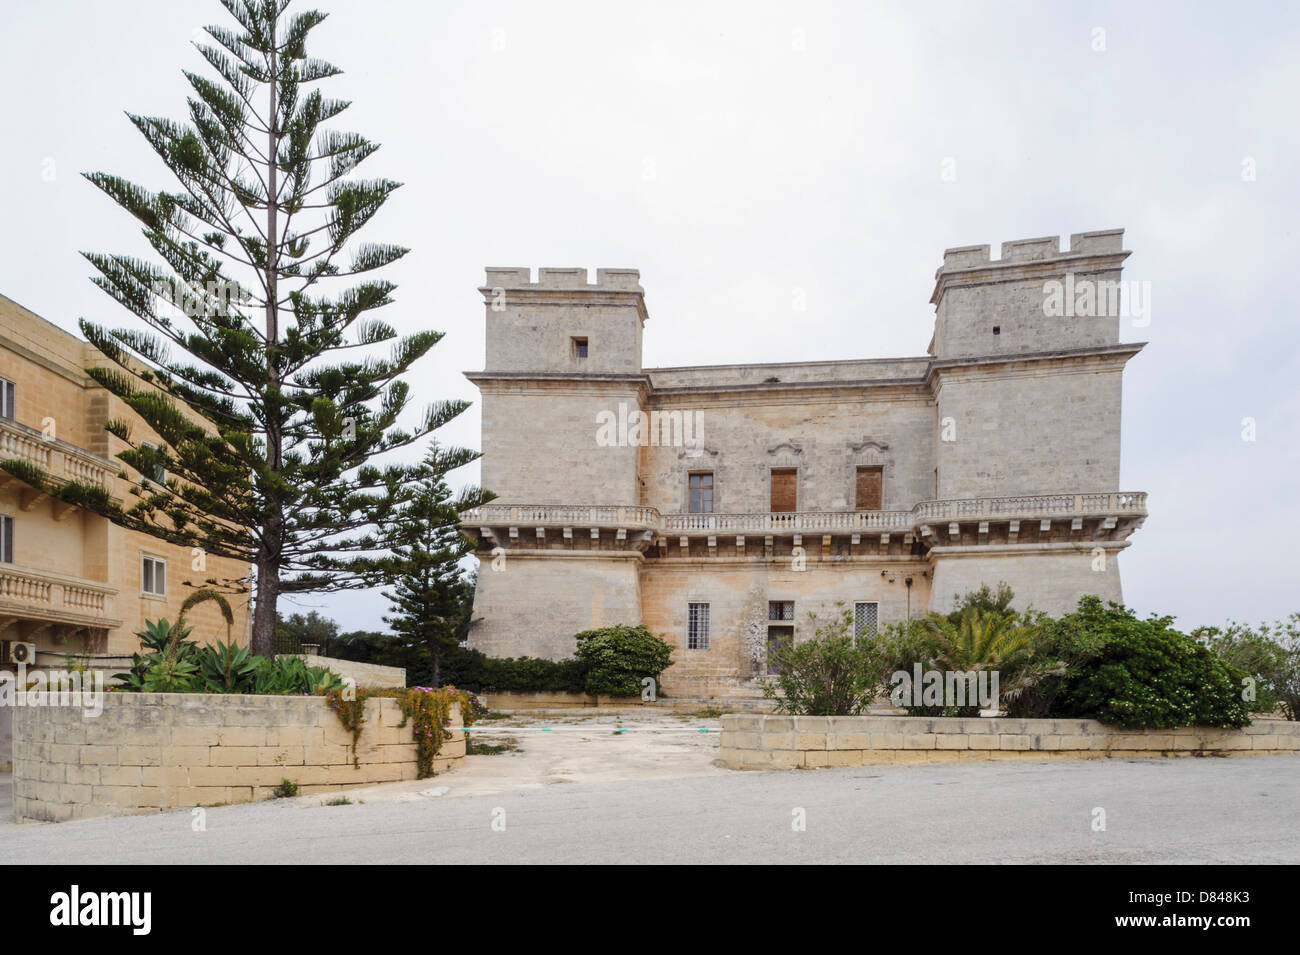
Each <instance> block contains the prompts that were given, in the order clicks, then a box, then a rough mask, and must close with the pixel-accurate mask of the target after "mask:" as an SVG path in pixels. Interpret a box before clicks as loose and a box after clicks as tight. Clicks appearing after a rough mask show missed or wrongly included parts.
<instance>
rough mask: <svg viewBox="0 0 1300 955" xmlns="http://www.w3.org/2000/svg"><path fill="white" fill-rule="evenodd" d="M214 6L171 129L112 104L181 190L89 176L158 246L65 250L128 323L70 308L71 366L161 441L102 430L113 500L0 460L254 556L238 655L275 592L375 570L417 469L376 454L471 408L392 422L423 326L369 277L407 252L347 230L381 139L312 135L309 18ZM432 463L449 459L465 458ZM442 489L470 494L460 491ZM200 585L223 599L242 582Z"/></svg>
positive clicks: (111, 508) (132, 516)
mask: <svg viewBox="0 0 1300 955" xmlns="http://www.w3.org/2000/svg"><path fill="white" fill-rule="evenodd" d="M221 3H222V6H223V7H225V9H226V11H227V12H228V13H229V14H230V15H231V17H233V19H234V21H235V24H234V26H230V27H227V26H221V25H216V26H209V27H206V28H205V29H206V33H207V35H208V37H210V38H211V41H212V42H208V43H196V44H195V46H196V48H197V49H198V52H199V53H200V54H201V56H202V57H203V59H204V60H205V61H206V62H207V65H208V67H210V69H211V71H212V72H213V73H214V74H215V78H212V77H209V76H205V75H201V74H199V73H193V72H189V71H186V72H185V76H186V78H187V80H188V81H189V84H190V87H191V90H192V94H193V95H191V96H190V97H189V98H188V100H187V103H188V107H189V116H188V120H187V121H184V122H173V121H171V120H168V119H163V118H157V117H146V116H139V115H134V114H128V117H129V119H130V121H131V122H132V123H133V124H134V125H135V126H136V128H137V129H138V130H139V131H140V132H141V134H142V135H143V136H144V137H145V139H146V140H147V141H148V143H149V145H150V146H151V147H152V148H153V149H154V151H155V152H156V153H157V154H158V156H159V157H160V158H161V159H162V160H163V163H164V164H165V165H166V166H167V168H168V170H170V172H171V173H172V175H173V176H174V177H175V180H176V184H177V185H178V186H179V188H177V189H175V190H174V191H166V190H162V191H151V190H148V189H146V188H144V187H142V186H139V185H136V184H134V183H132V182H129V181H127V180H125V179H122V178H120V177H118V176H114V175H111V174H109V173H103V172H95V173H88V174H86V178H87V179H88V180H89V181H90V182H91V183H93V184H94V185H95V186H97V187H98V188H99V189H100V190H102V191H103V192H104V193H105V194H106V195H107V196H108V197H109V198H111V199H112V200H113V201H114V202H116V203H117V204H118V205H119V206H121V207H122V208H123V209H125V210H126V211H127V212H129V213H130V214H131V215H132V216H133V217H134V218H135V219H136V220H138V221H139V222H140V224H141V225H142V226H143V234H144V238H145V240H146V241H147V242H148V244H149V246H150V247H151V248H152V250H153V252H154V253H155V255H154V257H151V258H139V257H134V256H130V255H119V254H101V253H84V254H85V256H86V258H87V259H88V260H89V261H90V262H91V263H92V265H93V266H94V267H95V269H96V270H97V271H98V273H99V274H98V275H96V276H94V278H93V279H92V281H94V282H95V284H96V285H98V286H99V287H100V288H101V289H103V290H104V291H105V292H107V293H108V294H109V295H110V296H112V298H113V299H115V300H116V301H117V302H118V303H120V304H121V305H122V306H123V307H125V308H126V309H127V310H128V311H130V312H131V313H132V314H133V315H135V316H136V318H138V319H139V320H140V321H141V322H143V324H144V326H146V327H145V328H139V327H136V328H115V329H108V328H104V327H102V326H100V325H98V324H95V323H92V322H89V321H86V320H85V319H82V320H81V322H80V326H81V329H82V332H83V334H85V336H86V338H87V339H88V340H89V341H90V342H91V343H92V344H93V345H94V346H95V347H96V348H98V349H99V350H100V351H101V352H103V354H104V355H105V356H107V358H108V359H110V360H111V362H112V364H111V365H108V366H107V367H92V368H88V369H87V370H86V371H87V374H88V375H89V376H90V377H91V378H93V379H94V380H95V381H97V382H98V383H99V384H101V385H102V386H104V387H105V388H106V389H108V390H109V391H110V392H112V393H113V394H114V395H116V396H118V397H119V398H120V399H121V400H122V401H123V402H124V403H125V404H126V405H127V406H128V407H130V408H131V409H132V410H133V411H134V412H135V413H136V414H137V415H138V416H139V417H140V419H142V420H143V421H144V422H145V423H146V424H147V425H148V426H149V427H150V428H151V429H152V430H153V431H154V432H155V433H156V434H157V435H158V436H159V437H160V438H161V442H151V443H146V442H144V441H142V440H133V438H132V433H131V425H130V423H129V422H127V421H123V420H113V421H110V422H109V423H108V425H107V428H108V430H109V431H110V432H112V433H113V434H114V435H116V436H117V437H118V438H120V439H121V440H122V441H123V442H124V443H125V444H126V445H127V449H125V450H123V451H121V452H119V453H118V455H117V456H118V458H119V459H120V460H121V461H122V462H123V463H124V464H125V465H126V466H127V468H129V469H130V470H127V468H124V469H123V473H122V477H123V478H124V479H125V480H126V481H127V482H128V483H129V485H130V494H131V502H130V503H129V504H128V505H122V504H119V503H118V502H116V501H114V500H113V499H112V498H111V496H110V495H109V493H108V492H107V490H106V489H104V488H101V487H98V486H95V485H91V484H85V483H79V482H73V483H71V484H67V485H63V486H58V487H56V486H55V485H54V484H53V482H51V481H49V479H48V478H47V476H46V475H44V474H43V473H42V472H41V471H40V470H39V469H38V468H34V467H32V466H31V465H30V464H28V463H26V462H21V461H5V462H0V467H3V468H4V469H5V470H6V471H8V472H9V473H11V474H13V475H15V476H16V477H18V478H19V479H21V480H23V481H26V482H27V483H29V484H33V485H35V486H37V487H38V488H39V489H41V490H44V491H46V493H49V494H51V495H52V496H55V497H58V498H60V499H62V500H65V501H68V502H70V503H75V504H78V505H79V506H81V507H84V508H86V509H88V510H90V511H92V512H95V513H98V514H101V515H104V516H105V517H107V518H108V519H109V520H111V521H113V522H114V523H116V524H119V525H121V526H123V527H127V528H130V529H133V530H137V531H142V532H144V533H146V534H150V535H152V536H154V537H156V538H159V539H162V540H166V541H170V542H172V543H175V544H178V545H181V546H184V547H187V548H200V549H201V550H202V552H204V553H206V554H214V555H219V556H223V557H229V558H233V559H235V560H238V561H241V562H245V563H247V564H251V565H252V566H253V567H254V568H255V572H256V579H255V586H256V603H255V612H254V619H253V636H252V647H253V650H254V652H256V653H259V654H266V655H270V654H272V653H273V652H274V647H275V624H276V609H277V602H278V599H279V597H280V595H281V594H298V593H305V592H311V591H318V590H323V589H326V588H328V589H330V590H338V589H341V588H357V587H368V586H373V585H375V584H377V583H379V582H381V581H382V579H383V575H384V574H385V573H391V572H392V568H393V562H392V558H391V557H389V556H387V555H386V553H385V552H386V550H387V548H388V545H389V537H390V533H391V532H392V530H393V529H394V528H396V527H399V526H400V525H401V523H402V515H403V514H404V513H405V511H406V510H407V508H408V507H409V506H410V505H411V504H412V502H413V501H414V500H415V497H416V495H417V493H418V490H419V485H418V475H419V474H420V473H422V471H421V469H422V468H423V467H424V465H420V464H415V465H411V464H403V463H400V461H398V460H396V458H397V457H400V454H395V453H396V452H400V451H401V450H402V449H404V448H410V447H411V446H413V445H416V444H417V443H418V442H420V441H421V439H423V438H425V437H427V436H428V435H430V434H432V433H433V432H434V431H436V430H437V429H438V428H440V427H441V426H442V425H444V424H446V423H447V422H448V421H450V420H452V419H453V418H455V417H456V416H457V415H459V414H461V413H462V412H463V411H464V410H465V409H466V408H467V407H468V403H467V402H464V401H441V402H435V403H434V404H432V405H431V406H429V407H427V408H425V409H424V410H423V411H422V413H421V414H420V418H419V421H418V423H417V424H416V425H415V426H414V427H411V428H409V429H408V428H404V427H403V426H401V425H400V424H399V417H401V415H402V412H403V411H404V410H405V409H406V408H407V406H408V401H409V387H408V385H407V384H406V382H405V381H403V380H402V376H403V375H404V374H405V373H406V372H407V371H408V370H409V369H410V368H411V366H412V365H413V364H414V363H415V362H416V361H417V360H419V359H420V358H421V357H423V356H424V355H425V354H427V353H428V351H429V350H430V349H431V348H432V347H433V346H434V345H436V344H437V343H438V341H439V340H440V339H441V338H442V333H440V332H436V331H423V332H417V333H416V334H414V335H410V336H405V337H399V336H398V334H397V332H396V330H395V329H394V328H393V327H392V326H391V325H389V324H387V323H385V322H383V321H382V320H379V319H377V318H374V317H371V315H372V313H373V312H374V310H376V309H379V308H381V307H383V306H385V305H387V304H389V303H390V302H391V301H392V298H391V293H392V292H393V290H394V289H395V286H394V285H393V284H392V283H391V282H388V281H385V280H383V279H381V278H378V277H375V275H374V274H373V273H376V272H378V271H379V270H381V269H382V268H383V267H384V266H387V265H389V264H391V263H393V262H395V261H396V260H397V259H399V258H401V257H402V256H404V255H405V254H406V252H407V251H408V250H407V249H405V248H403V247H401V246H397V245H388V244H375V243H362V242H360V241H358V240H357V235H358V233H359V232H360V230H361V229H362V227H364V226H365V225H366V223H367V222H369V220H370V219H371V218H372V217H373V216H374V215H375V214H376V213H377V212H378V211H379V210H380V209H381V208H382V207H383V205H384V203H385V202H386V201H387V200H388V198H389V196H390V195H391V194H392V193H393V191H394V190H395V189H397V188H398V186H399V185H400V184H399V183H396V182H393V181H391V180H388V179H368V180H367V179H360V178H356V177H354V176H353V175H352V173H353V170H354V169H355V168H356V167H357V166H358V165H359V164H360V163H361V162H362V161H363V160H365V159H366V158H367V157H369V156H370V155H372V154H373V153H374V152H375V150H376V149H378V146H377V145H376V144H374V143H372V142H370V141H368V140H367V139H365V138H364V137H362V136H361V135H359V134H356V133H351V132H336V131H332V130H326V129H323V128H322V124H324V123H327V122H328V121H330V120H332V119H334V118H335V117H337V116H338V115H339V114H340V113H342V112H343V111H344V110H345V109H346V108H347V106H348V103H347V102H344V101H340V100H332V99H327V98H325V97H323V96H322V95H321V93H320V91H319V89H318V88H317V86H316V85H317V84H318V83H319V82H320V81H322V80H326V79H328V78H330V77H333V76H335V75H337V74H338V73H340V72H341V71H340V70H339V69H337V68H336V67H334V66H333V65H331V64H329V63H326V62H324V61H323V60H319V59H315V58H312V57H309V56H308V55H307V50H306V42H307V37H308V34H309V33H310V31H311V30H312V29H313V28H314V27H316V26H317V25H318V24H320V23H321V21H323V20H324V19H325V14H323V13H321V12H318V11H315V10H307V11H303V12H300V13H296V14H291V13H289V11H288V7H289V6H290V2H289V0H221ZM349 279H355V281H354V282H349V281H347V280H349ZM181 312H183V315H181V314H180V313H181ZM384 342H393V345H392V346H391V353H390V354H389V355H388V356H387V357H377V356H375V355H374V354H373V351H372V350H369V349H368V346H377V345H380V344H381V343H384ZM357 349H362V351H361V352H360V353H359V354H358V353H357V352H356V351H355V350H357ZM174 353H184V357H183V358H180V359H173V357H172V356H173V354H174ZM114 366H115V367H114ZM442 454H443V455H444V456H450V458H451V459H452V460H453V461H454V462H458V463H457V464H456V466H460V465H462V464H467V463H469V462H470V461H473V460H474V459H475V458H476V457H477V456H478V455H477V453H476V452H474V451H470V450H465V449H443V450H442ZM160 469H165V472H166V476H165V478H164V479H163V480H162V481H161V482H160V481H157V480H151V478H156V477H158V476H159V473H160ZM460 499H461V501H463V502H465V503H464V506H471V505H472V504H473V503H476V502H478V500H479V499H480V497H479V492H478V491H477V489H474V488H469V489H467V490H466V491H465V492H464V493H463V494H462V495H461V498H460ZM190 583H193V582H190ZM201 586H205V587H210V588H211V587H219V588H223V589H226V590H228V591H230V592H241V591H244V590H246V589H247V587H248V581H247V579H246V578H245V579H241V580H216V579H211V578H209V579H207V580H204V581H203V582H202V584H201Z"/></svg>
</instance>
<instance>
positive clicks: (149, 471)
mask: <svg viewBox="0 0 1300 955" xmlns="http://www.w3.org/2000/svg"><path fill="white" fill-rule="evenodd" d="M140 450H141V451H143V452H145V453H149V452H152V453H154V454H157V455H160V456H161V455H162V453H163V451H162V448H160V447H158V446H157V445H156V444H149V443H148V442H147V441H141V442H140ZM140 463H141V464H144V462H143V461H142V462H140ZM143 475H144V478H145V480H147V481H153V482H154V483H155V484H166V483H167V469H166V468H165V467H163V466H162V462H161V461H159V462H157V463H156V464H154V466H153V467H152V468H150V467H149V466H148V465H145V470H144V471H143Z"/></svg>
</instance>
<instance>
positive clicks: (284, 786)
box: [271, 779, 298, 799]
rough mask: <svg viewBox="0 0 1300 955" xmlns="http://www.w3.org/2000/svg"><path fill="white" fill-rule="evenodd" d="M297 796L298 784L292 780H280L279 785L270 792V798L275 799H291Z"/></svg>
mask: <svg viewBox="0 0 1300 955" xmlns="http://www.w3.org/2000/svg"><path fill="white" fill-rule="evenodd" d="M296 795H298V784H297V783H295V782H294V781H293V780H292V779H282V780H280V785H278V786H276V787H275V788H274V789H272V790H271V796H272V797H273V798H275V799H292V798H293V797H294V796H296Z"/></svg>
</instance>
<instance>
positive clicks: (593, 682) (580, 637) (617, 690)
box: [575, 625, 673, 696]
mask: <svg viewBox="0 0 1300 955" xmlns="http://www.w3.org/2000/svg"><path fill="white" fill-rule="evenodd" d="M575 639H576V640H577V641H578V649H577V651H576V656H577V658H578V660H579V661H580V662H581V663H582V664H584V665H585V667H586V680H585V684H586V690H587V692H588V693H598V694H605V695H608V696H640V695H641V691H642V688H643V687H644V683H643V681H644V680H645V679H646V678H650V679H653V680H654V681H655V683H654V686H655V692H656V693H658V691H659V676H660V675H661V674H662V673H663V672H664V670H666V669H668V667H670V666H672V664H673V660H672V653H673V648H672V645H671V644H669V643H666V642H665V641H663V640H661V639H659V638H658V637H656V636H655V635H654V634H652V633H651V632H650V631H649V630H647V629H646V628H645V627H630V626H626V625H619V626H614V627H605V628H603V629H601V630H584V631H583V632H582V633H579V634H577V635H576V637H575Z"/></svg>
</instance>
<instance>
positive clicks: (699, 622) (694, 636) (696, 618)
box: [686, 604, 709, 650]
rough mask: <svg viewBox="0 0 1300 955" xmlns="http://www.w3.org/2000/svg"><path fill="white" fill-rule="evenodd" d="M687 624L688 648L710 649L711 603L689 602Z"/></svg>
mask: <svg viewBox="0 0 1300 955" xmlns="http://www.w3.org/2000/svg"><path fill="white" fill-rule="evenodd" d="M687 607H688V611H689V612H688V620H687V624H686V649H687V650H707V649H709V605H708V604H688V605H687Z"/></svg>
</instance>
